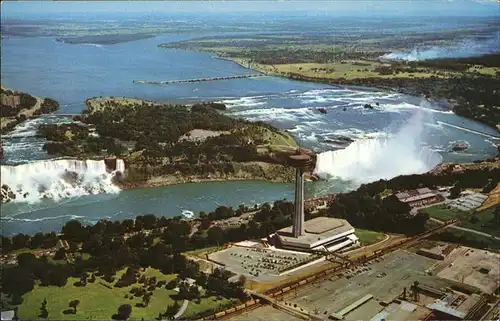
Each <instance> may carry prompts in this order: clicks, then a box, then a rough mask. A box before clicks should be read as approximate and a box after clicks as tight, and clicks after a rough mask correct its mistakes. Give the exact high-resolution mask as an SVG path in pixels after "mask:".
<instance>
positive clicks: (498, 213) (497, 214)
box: [493, 205, 500, 225]
mask: <svg viewBox="0 0 500 321" xmlns="http://www.w3.org/2000/svg"><path fill="white" fill-rule="evenodd" d="M493 219H494V220H495V222H496V224H498V225H500V205H497V206H496V207H495V210H494V211H493Z"/></svg>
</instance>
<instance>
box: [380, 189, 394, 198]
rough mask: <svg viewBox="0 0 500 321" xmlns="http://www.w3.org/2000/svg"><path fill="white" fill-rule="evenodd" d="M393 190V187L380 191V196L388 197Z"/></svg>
mask: <svg viewBox="0 0 500 321" xmlns="http://www.w3.org/2000/svg"><path fill="white" fill-rule="evenodd" d="M392 194H393V192H392V189H390V188H389V189H385V190H384V191H383V192H382V193H380V197H382V198H384V197H387V196H390V195H392Z"/></svg>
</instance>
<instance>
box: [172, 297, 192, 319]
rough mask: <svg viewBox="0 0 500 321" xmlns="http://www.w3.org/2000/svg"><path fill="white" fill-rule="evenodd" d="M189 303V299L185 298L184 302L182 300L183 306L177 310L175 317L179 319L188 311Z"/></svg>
mask: <svg viewBox="0 0 500 321" xmlns="http://www.w3.org/2000/svg"><path fill="white" fill-rule="evenodd" d="M188 304H189V301H188V300H184V302H182V305H181V308H180V309H179V311H177V313H176V314H175V315H174V319H178V318H180V317H181V315H183V314H184V312H186V309H187V307H188Z"/></svg>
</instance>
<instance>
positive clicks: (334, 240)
mask: <svg viewBox="0 0 500 321" xmlns="http://www.w3.org/2000/svg"><path fill="white" fill-rule="evenodd" d="M292 230H293V227H292V226H289V227H285V228H283V229H281V230H278V231H277V232H276V234H274V235H273V237H272V239H273V243H274V245H275V246H276V247H279V248H283V249H288V250H295V251H301V252H313V251H328V252H335V251H338V250H340V249H342V248H345V247H348V246H357V245H359V239H358V237H357V236H356V235H355V234H354V231H355V230H354V227H352V226H351V224H349V222H347V221H346V220H343V219H338V218H332V217H316V218H313V219H311V220H308V221H305V222H304V233H303V235H301V236H299V237H294V235H293V233H292Z"/></svg>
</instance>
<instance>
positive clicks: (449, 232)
mask: <svg viewBox="0 0 500 321" xmlns="http://www.w3.org/2000/svg"><path fill="white" fill-rule="evenodd" d="M430 239H431V240H435V241H444V242H450V243H458V244H460V245H465V246H470V247H475V248H480V249H487V250H493V251H499V250H500V241H497V240H494V239H492V238H489V237H486V236H482V235H479V234H475V233H471V232H468V231H462V230H456V229H452V228H448V229H446V230H443V231H441V232H439V233H436V234H434V235H432V236H431V237H430Z"/></svg>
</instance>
